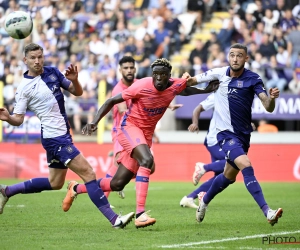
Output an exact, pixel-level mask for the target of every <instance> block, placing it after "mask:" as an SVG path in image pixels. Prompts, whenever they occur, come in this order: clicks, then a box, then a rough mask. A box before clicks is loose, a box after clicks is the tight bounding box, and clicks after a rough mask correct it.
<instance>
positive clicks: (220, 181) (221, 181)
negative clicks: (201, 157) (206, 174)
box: [203, 173, 234, 204]
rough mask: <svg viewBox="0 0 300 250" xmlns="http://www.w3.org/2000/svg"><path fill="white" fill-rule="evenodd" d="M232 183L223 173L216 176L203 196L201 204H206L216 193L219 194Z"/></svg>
mask: <svg viewBox="0 0 300 250" xmlns="http://www.w3.org/2000/svg"><path fill="white" fill-rule="evenodd" d="M232 183H234V181H231V180H229V179H227V178H226V177H225V176H224V174H223V173H222V174H219V175H218V176H216V178H215V179H214V181H213V182H212V185H211V187H210V188H209V190H208V191H207V192H206V194H205V195H204V197H203V202H204V203H205V204H208V203H209V202H210V201H211V200H212V199H213V198H214V197H215V196H216V195H217V194H218V193H221V192H222V191H223V190H224V189H225V188H227V187H228V186H229V185H230V184H232Z"/></svg>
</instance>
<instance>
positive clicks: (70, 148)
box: [66, 146, 73, 154]
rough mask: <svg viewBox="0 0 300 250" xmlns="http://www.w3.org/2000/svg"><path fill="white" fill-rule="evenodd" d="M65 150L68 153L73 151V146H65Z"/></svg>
mask: <svg viewBox="0 0 300 250" xmlns="http://www.w3.org/2000/svg"><path fill="white" fill-rule="evenodd" d="M66 150H67V151H68V153H70V154H71V153H72V152H73V148H72V147H71V146H67V147H66Z"/></svg>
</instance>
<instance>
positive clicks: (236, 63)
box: [229, 48, 248, 72]
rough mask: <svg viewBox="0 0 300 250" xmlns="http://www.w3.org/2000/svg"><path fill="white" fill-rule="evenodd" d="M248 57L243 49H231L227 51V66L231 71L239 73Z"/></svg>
mask: <svg viewBox="0 0 300 250" xmlns="http://www.w3.org/2000/svg"><path fill="white" fill-rule="evenodd" d="M247 60H248V56H247V54H246V52H245V50H243V49H236V48H232V49H230V51H229V65H230V69H231V70H232V71H235V72H237V71H240V70H242V69H243V68H244V65H245V62H246V61H247Z"/></svg>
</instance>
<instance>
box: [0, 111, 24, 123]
mask: <svg viewBox="0 0 300 250" xmlns="http://www.w3.org/2000/svg"><path fill="white" fill-rule="evenodd" d="M0 120H1V121H5V122H8V123H9V124H10V125H13V126H20V125H21V124H22V123H23V121H24V114H13V115H10V114H9V112H8V110H7V109H6V108H0Z"/></svg>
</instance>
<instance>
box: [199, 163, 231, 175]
mask: <svg viewBox="0 0 300 250" xmlns="http://www.w3.org/2000/svg"><path fill="white" fill-rule="evenodd" d="M225 164H226V160H221V161H215V162H212V163H209V164H205V165H204V166H203V167H204V169H205V170H206V172H210V171H212V172H215V173H216V174H220V173H223V171H224V167H225Z"/></svg>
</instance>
